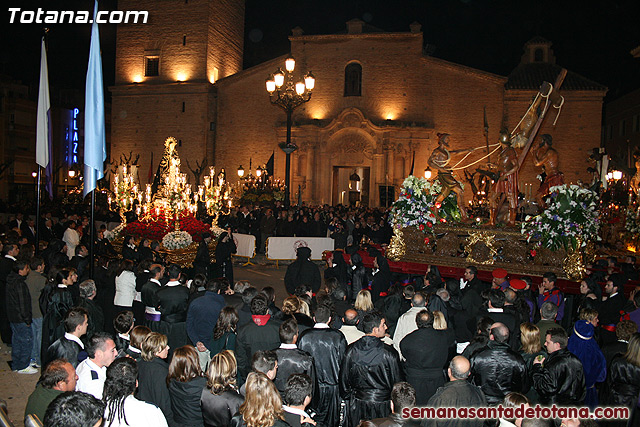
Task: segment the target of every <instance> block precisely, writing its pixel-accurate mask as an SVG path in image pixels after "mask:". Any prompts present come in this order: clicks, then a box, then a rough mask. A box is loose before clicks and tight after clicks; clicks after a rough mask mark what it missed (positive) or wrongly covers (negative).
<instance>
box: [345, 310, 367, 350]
mask: <svg viewBox="0 0 640 427" xmlns="http://www.w3.org/2000/svg"><path fill="white" fill-rule="evenodd" d="M357 324H358V312H357V311H355V310H354V309H352V308H350V309H348V310H347V311H345V312H344V317H343V318H342V327H341V328H340V332H342V334H343V335H344V337H345V338H346V339H347V345H349V344H351V343H352V342H354V341H358V340H359V339H360V338H362V337H363V336H364V332H362V331H361V330H359V329H358V327H357Z"/></svg>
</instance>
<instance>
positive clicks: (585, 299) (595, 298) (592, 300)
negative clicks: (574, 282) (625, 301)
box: [573, 276, 602, 321]
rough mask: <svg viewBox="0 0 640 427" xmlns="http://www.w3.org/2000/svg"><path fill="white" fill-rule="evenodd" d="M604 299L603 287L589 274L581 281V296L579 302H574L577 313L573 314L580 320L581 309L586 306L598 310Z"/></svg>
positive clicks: (574, 317)
mask: <svg viewBox="0 0 640 427" xmlns="http://www.w3.org/2000/svg"><path fill="white" fill-rule="evenodd" d="M601 300H602V288H601V287H600V285H599V284H598V282H596V279H594V278H593V277H591V276H587V277H585V278H584V279H582V280H581V281H580V296H579V297H578V301H577V304H574V306H575V307H576V308H575V313H574V315H573V319H574V320H576V321H577V320H578V316H579V314H580V311H582V310H583V309H585V308H589V309H592V310H596V311H598V309H599V308H600V305H601Z"/></svg>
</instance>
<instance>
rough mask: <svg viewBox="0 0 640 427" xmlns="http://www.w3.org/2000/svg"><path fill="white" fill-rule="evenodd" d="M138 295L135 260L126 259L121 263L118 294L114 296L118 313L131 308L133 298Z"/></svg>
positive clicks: (117, 276) (117, 284)
mask: <svg viewBox="0 0 640 427" xmlns="http://www.w3.org/2000/svg"><path fill="white" fill-rule="evenodd" d="M135 297H136V275H135V273H134V272H133V261H131V260H128V259H125V260H122V263H121V264H120V269H119V272H118V274H117V275H116V295H115V297H114V298H113V305H115V306H116V313H117V312H119V311H124V310H131V307H132V306H133V300H134V299H135Z"/></svg>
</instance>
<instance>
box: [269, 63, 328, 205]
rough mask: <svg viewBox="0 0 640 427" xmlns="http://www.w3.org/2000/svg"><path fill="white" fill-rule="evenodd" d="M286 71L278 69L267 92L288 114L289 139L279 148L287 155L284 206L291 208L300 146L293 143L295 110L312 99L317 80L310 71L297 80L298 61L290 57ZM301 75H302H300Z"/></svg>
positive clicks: (286, 64) (270, 78) (271, 78)
mask: <svg viewBox="0 0 640 427" xmlns="http://www.w3.org/2000/svg"><path fill="white" fill-rule="evenodd" d="M284 63H285V70H286V71H283V70H282V69H281V68H278V69H277V70H276V71H275V72H274V73H273V74H272V75H271V76H269V78H268V79H267V82H266V85H267V92H268V93H269V100H270V101H271V103H272V104H273V105H277V106H278V107H280V108H282V109H283V110H284V111H285V112H286V113H287V139H286V141H285V142H281V143H280V144H278V146H279V147H280V148H281V149H282V151H284V152H285V154H286V167H285V186H286V190H285V196H284V204H285V206H286V207H289V206H290V188H291V153H293V152H294V151H296V150H297V149H298V146H297V145H296V144H295V143H293V142H292V141H291V125H292V119H291V117H292V115H293V110H295V109H296V108H297V107H298V106H300V105H302V104H304V103H305V102H307V101H309V100H310V99H311V92H312V91H313V88H314V87H315V83H316V79H315V77H313V74H311V71H309V72H308V73H307V74H306V75H305V76H304V77H303V78H302V79H296V77H295V76H294V70H295V68H296V61H295V59H293V57H292V56H289V57H288V58H287V59H286V60H285V61H284ZM300 75H301V74H300Z"/></svg>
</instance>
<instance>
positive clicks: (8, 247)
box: [0, 240, 20, 343]
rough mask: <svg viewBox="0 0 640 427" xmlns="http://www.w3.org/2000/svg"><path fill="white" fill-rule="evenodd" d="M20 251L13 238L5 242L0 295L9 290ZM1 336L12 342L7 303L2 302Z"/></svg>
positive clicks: (0, 275)
mask: <svg viewBox="0 0 640 427" xmlns="http://www.w3.org/2000/svg"><path fill="white" fill-rule="evenodd" d="M19 252H20V247H19V246H18V243H17V242H15V241H13V240H11V241H7V242H5V244H4V246H3V247H2V253H3V254H4V256H3V257H2V258H0V296H1V297H4V296H5V295H6V292H7V290H6V289H7V276H8V275H9V273H11V271H12V270H13V265H14V263H15V262H16V257H17V256H18V253H19ZM0 338H2V342H4V343H10V342H11V325H10V324H9V320H8V318H7V307H6V304H3V303H0Z"/></svg>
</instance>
